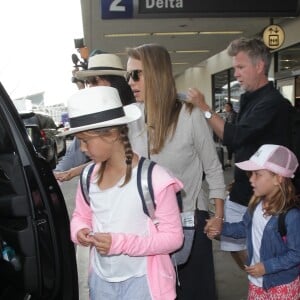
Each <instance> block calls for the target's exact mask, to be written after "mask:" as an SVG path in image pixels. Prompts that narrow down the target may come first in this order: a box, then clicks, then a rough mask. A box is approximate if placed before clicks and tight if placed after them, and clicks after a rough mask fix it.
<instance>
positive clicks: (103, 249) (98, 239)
mask: <svg viewBox="0 0 300 300" xmlns="http://www.w3.org/2000/svg"><path fill="white" fill-rule="evenodd" d="M93 244H94V246H95V248H96V249H97V251H98V252H99V253H100V254H103V255H106V254H107V253H108V251H109V249H110V246H111V234H110V233H100V232H96V233H94V235H93Z"/></svg>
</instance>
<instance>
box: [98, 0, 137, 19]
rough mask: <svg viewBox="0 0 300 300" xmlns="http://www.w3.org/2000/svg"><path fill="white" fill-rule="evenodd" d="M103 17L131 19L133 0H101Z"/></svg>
mask: <svg viewBox="0 0 300 300" xmlns="http://www.w3.org/2000/svg"><path fill="white" fill-rule="evenodd" d="M99 1H100V4H101V11H102V19H131V18H132V17H133V0H99Z"/></svg>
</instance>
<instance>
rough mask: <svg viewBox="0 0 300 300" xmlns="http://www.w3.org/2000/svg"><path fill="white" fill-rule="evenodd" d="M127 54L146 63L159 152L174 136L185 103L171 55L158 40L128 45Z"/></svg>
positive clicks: (149, 112) (151, 126)
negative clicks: (178, 98) (156, 41)
mask: <svg viewBox="0 0 300 300" xmlns="http://www.w3.org/2000/svg"><path fill="white" fill-rule="evenodd" d="M127 54H128V56H129V57H131V58H133V59H137V60H140V61H141V63H142V65H143V70H142V71H143V76H144V82H145V99H144V102H145V120H146V123H147V125H148V138H149V146H150V153H151V154H155V153H159V152H160V151H161V149H162V148H163V146H164V143H165V141H166V139H167V138H168V137H172V136H173V134H174V132H175V129H176V126H177V121H178V116H179V113H180V110H181V107H182V104H181V102H180V101H179V100H177V91H176V86H175V80H174V77H173V73H172V63H171V58H170V55H169V53H168V51H167V49H165V48H164V47H162V46H160V45H156V44H145V45H141V46H139V47H136V48H128V49H127ZM188 107H189V108H190V109H191V106H189V105H188Z"/></svg>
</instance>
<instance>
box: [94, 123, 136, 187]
mask: <svg viewBox="0 0 300 300" xmlns="http://www.w3.org/2000/svg"><path fill="white" fill-rule="evenodd" d="M92 131H93V132H94V133H96V134H98V135H100V136H102V137H105V136H110V135H111V133H112V131H118V133H119V137H118V138H119V140H120V141H121V142H122V143H123V146H124V153H125V163H126V174H125V179H124V182H123V183H122V185H121V187H122V186H124V185H125V184H127V183H128V182H129V180H130V179H131V174H132V159H133V151H132V147H131V143H130V141H129V137H128V126H127V125H120V126H115V127H106V128H100V129H96V130H92ZM106 163H107V162H106V161H104V162H102V163H101V166H100V168H99V171H98V176H99V177H98V182H97V183H98V184H100V182H101V181H102V179H103V175H104V171H105V168H106Z"/></svg>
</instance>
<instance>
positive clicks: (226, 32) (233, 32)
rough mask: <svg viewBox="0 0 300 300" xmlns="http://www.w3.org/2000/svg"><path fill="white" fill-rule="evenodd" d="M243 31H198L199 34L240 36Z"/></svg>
mask: <svg viewBox="0 0 300 300" xmlns="http://www.w3.org/2000/svg"><path fill="white" fill-rule="evenodd" d="M242 33H243V31H200V32H199V34H242Z"/></svg>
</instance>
